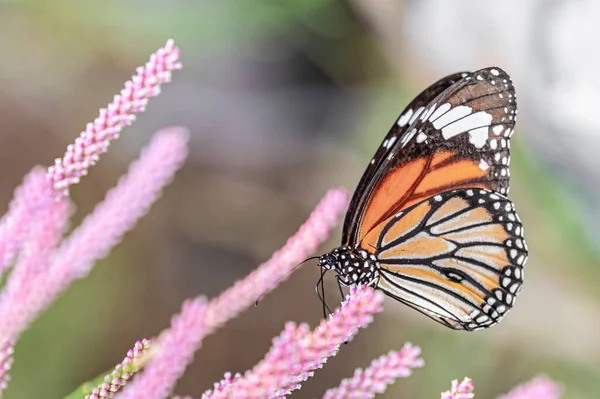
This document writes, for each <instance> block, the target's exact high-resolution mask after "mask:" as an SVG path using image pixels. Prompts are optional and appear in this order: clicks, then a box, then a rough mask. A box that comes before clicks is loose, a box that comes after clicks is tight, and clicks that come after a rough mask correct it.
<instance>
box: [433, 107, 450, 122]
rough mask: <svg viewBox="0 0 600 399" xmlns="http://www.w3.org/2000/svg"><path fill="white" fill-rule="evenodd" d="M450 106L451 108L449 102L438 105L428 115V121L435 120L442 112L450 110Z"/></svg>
mask: <svg viewBox="0 0 600 399" xmlns="http://www.w3.org/2000/svg"><path fill="white" fill-rule="evenodd" d="M450 108H452V106H451V105H450V103H445V104H442V106H440V107H439V108H438V109H436V110H435V112H434V113H432V114H431V115H430V116H429V121H430V122H433V121H435V120H436V119H437V118H439V117H440V116H442V115H443V114H445V113H446V112H448V111H449V110H450Z"/></svg>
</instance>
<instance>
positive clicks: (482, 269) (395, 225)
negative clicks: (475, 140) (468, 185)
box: [376, 189, 527, 330]
mask: <svg viewBox="0 0 600 399" xmlns="http://www.w3.org/2000/svg"><path fill="white" fill-rule="evenodd" d="M377 248H378V250H377V255H376V256H377V259H378V262H379V264H380V269H379V270H380V272H379V276H380V277H379V281H378V285H377V287H378V288H379V289H381V290H383V291H384V292H385V293H386V294H387V295H389V296H391V297H393V298H395V299H397V300H399V301H401V302H403V303H405V304H407V305H409V306H411V307H413V308H415V309H417V310H419V311H421V312H422V313H424V314H426V315H427V316H429V317H431V318H433V319H435V320H437V321H439V322H441V323H443V324H444V325H446V326H448V327H450V328H454V329H465V330H477V329H481V328H487V327H490V326H491V325H494V324H496V323H497V322H498V321H500V320H501V319H502V318H503V317H504V315H505V314H506V313H507V312H508V311H509V310H510V309H511V308H512V306H513V304H514V300H515V297H516V295H517V294H518V293H519V291H520V290H521V286H522V282H523V265H524V264H525V262H526V261H527V244H526V243H525V241H524V240H523V226H522V225H521V222H520V220H519V217H518V215H517V214H516V212H515V209H514V205H513V204H512V202H510V201H509V200H508V199H507V198H506V197H504V196H503V195H501V194H497V193H494V192H493V191H490V190H483V189H462V190H454V191H449V192H445V193H442V194H437V195H435V196H434V197H432V198H430V199H427V200H425V201H422V202H420V203H418V204H416V205H414V206H412V207H410V208H408V209H406V210H403V211H401V212H399V213H398V214H397V215H395V216H393V217H392V218H390V220H389V222H388V223H387V224H386V226H385V228H384V229H383V230H382V232H381V234H380V236H379V237H378V240H377Z"/></svg>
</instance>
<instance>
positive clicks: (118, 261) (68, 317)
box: [0, 0, 600, 399]
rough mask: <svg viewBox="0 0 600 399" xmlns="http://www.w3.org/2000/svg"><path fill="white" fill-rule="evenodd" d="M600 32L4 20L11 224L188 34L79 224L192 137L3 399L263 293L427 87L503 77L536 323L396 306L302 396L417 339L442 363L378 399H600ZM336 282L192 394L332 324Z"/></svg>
mask: <svg viewBox="0 0 600 399" xmlns="http://www.w3.org/2000/svg"><path fill="white" fill-rule="evenodd" d="M599 17H600V5H599V3H598V2H595V1H593V0H588V1H584V0H580V1H577V0H572V1H566V0H552V1H550V0H547V1H542V0H530V1H519V0H504V1H502V2H473V1H460V0H455V1H443V0H419V1H416V0H412V1H408V0H406V1H402V0H354V1H348V2H343V1H335V0H306V1H266V0H264V1H263V0H261V1H259V0H255V1H252V2H250V1H221V2H219V1H200V0H198V1H185V0H178V1H173V0H171V1H169V0H143V1H142V0H131V1H126V2H124V1H117V0H104V1H97V2H89V1H78V0H56V1H43V0H32V1H0V51H1V54H2V63H1V64H0V132H1V133H0V174H1V175H0V177H1V178H0V205H1V207H2V209H6V206H7V204H8V202H9V200H10V198H11V196H12V191H13V189H14V188H15V187H16V186H17V185H18V184H19V183H20V181H21V179H22V177H23V175H24V174H25V173H27V172H28V171H29V170H30V169H31V167H32V166H33V165H36V164H43V165H48V164H51V163H52V161H53V159H54V158H55V157H58V156H61V155H62V154H63V151H64V149H65V147H66V145H67V144H69V143H70V142H71V141H72V140H73V139H74V138H75V137H76V136H77V135H78V134H79V132H80V131H81V130H82V129H83V128H84V127H85V124H86V123H87V122H88V121H91V120H93V118H95V116H96V114H97V110H98V109H99V108H100V107H103V106H105V105H106V104H107V103H108V102H109V101H110V100H111V99H112V96H113V94H115V93H117V92H118V91H119V90H120V89H121V87H122V84H123V82H124V81H125V80H127V79H128V78H129V77H130V76H131V74H132V73H133V72H134V68H135V67H136V66H138V65H141V64H143V63H144V62H145V61H146V60H147V58H148V56H149V54H150V53H152V52H153V51H154V50H155V49H157V48H158V47H160V46H162V45H163V44H164V43H165V41H166V39H167V38H170V37H172V38H174V39H175V40H176V43H177V44H178V45H179V46H180V47H181V49H182V61H183V63H184V69H183V70H181V71H179V72H176V74H175V76H174V80H173V82H172V83H171V84H169V85H166V86H164V90H163V94H162V95H161V96H160V97H159V98H157V99H155V100H152V101H151V103H150V105H149V108H148V111H147V112H146V113H145V114H143V115H141V116H140V118H139V119H138V122H137V123H135V124H134V125H133V126H131V127H129V128H127V129H126V130H125V131H124V132H123V134H122V138H121V139H120V140H119V141H118V142H116V143H115V144H114V145H113V146H112V147H111V151H110V152H109V153H108V154H107V155H106V156H104V157H103V160H102V162H101V163H100V164H99V165H98V166H97V167H95V168H93V170H92V171H91V174H90V175H89V176H88V177H86V178H85V179H84V180H83V182H82V183H81V184H80V185H78V186H76V187H74V188H73V190H72V197H73V200H74V202H75V203H76V204H77V212H76V214H75V219H74V223H75V224H77V223H78V221H80V220H81V219H82V217H83V216H85V215H86V214H87V213H88V212H89V211H91V210H92V209H93V206H94V205H95V204H96V203H97V202H98V201H100V200H101V199H102V198H103V196H104V193H105V192H106V191H107V190H108V189H109V188H110V187H112V186H113V185H114V184H115V183H116V180H117V178H118V176H119V175H120V174H122V173H124V172H125V171H126V169H127V165H128V163H129V162H131V161H132V160H133V159H134V158H136V157H137V154H138V152H139V150H140V149H141V147H142V146H143V145H144V144H145V143H147V142H148V141H149V139H150V136H151V134H152V133H153V132H154V131H156V130H158V129H160V128H163V127H165V126H168V125H184V126H187V127H188V128H189V129H190V130H191V133H192V137H191V152H190V157H189V159H188V161H187V163H186V164H185V166H184V168H183V169H182V170H181V171H180V172H179V173H178V175H177V178H176V180H175V181H174V183H173V184H172V185H171V186H169V188H168V189H167V190H166V191H165V193H164V195H163V197H162V199H160V200H159V202H158V203H157V204H156V205H155V206H154V207H153V208H152V210H151V212H150V213H149V214H148V215H147V216H146V217H145V218H144V219H143V220H142V222H141V223H140V224H139V225H138V226H137V227H136V229H135V230H134V231H132V232H131V233H129V234H128V235H127V236H126V237H125V240H124V242H123V243H121V244H120V245H119V246H118V247H117V248H116V249H115V250H114V251H113V252H112V253H111V255H110V256H109V257H108V258H106V259H105V260H103V261H101V262H100V263H99V264H98V265H97V267H96V268H95V269H94V271H93V273H92V274H91V275H90V276H89V278H87V279H85V280H82V281H78V282H77V283H76V284H74V285H73V286H72V287H71V289H69V291H68V292H67V293H66V294H65V295H63V296H62V297H61V299H60V300H58V301H57V302H56V303H55V304H54V306H53V307H52V308H51V309H50V310H49V311H48V312H46V313H45V314H44V315H43V316H42V317H41V318H40V319H39V320H38V321H37V322H36V323H35V324H34V325H33V327H32V328H31V329H30V330H29V331H28V332H27V333H26V334H25V335H24V336H23V337H22V339H21V340H20V341H19V342H18V345H17V348H16V363H15V366H14V373H13V379H12V381H11V384H10V388H9V389H8V391H7V392H6V398H8V399H20V398H28V399H29V398H41V397H44V398H60V397H62V396H64V395H66V394H67V393H69V392H71V391H72V390H73V389H74V388H75V387H76V386H78V385H79V384H80V383H81V382H83V381H85V380H88V379H90V378H92V377H94V376H96V375H97V374H99V373H101V372H102V371H104V370H106V369H108V368H110V367H111V366H113V365H114V364H115V363H116V362H117V361H119V360H120V359H122V357H123V355H124V353H125V351H126V350H127V349H128V348H129V347H130V346H131V345H132V344H133V342H134V341H135V340H137V339H140V338H142V337H152V336H154V335H155V334H157V333H158V332H159V331H160V330H162V329H163V328H165V327H166V326H167V325H168V323H169V319H170V316H171V315H172V314H174V313H175V312H177V311H178V310H179V308H180V304H181V302H182V301H183V300H184V299H186V298H189V297H192V296H196V295H198V294H206V295H207V296H209V297H213V296H215V295H217V294H218V293H219V292H221V291H222V290H224V289H225V288H227V287H228V286H230V285H231V284H232V283H233V282H234V281H235V280H236V279H238V278H241V277H243V276H245V275H246V274H248V273H249V272H250V271H251V270H253V268H255V267H256V266H257V265H258V264H259V263H260V262H262V261H263V260H265V259H267V258H268V257H269V256H270V254H271V253H272V252H273V251H274V250H276V249H278V248H279V247H280V246H281V245H282V244H283V243H284V242H285V241H286V239H287V238H288V237H289V236H290V235H291V234H293V232H294V231H295V230H296V229H297V228H298V226H299V225H300V224H301V223H302V222H303V221H304V219H305V218H306V217H307V215H308V213H309V212H310V210H311V209H312V207H313V206H314V205H315V204H316V203H317V201H318V200H319V198H320V197H321V196H322V195H323V194H324V193H325V191H326V190H327V189H328V188H331V187H337V186H343V187H347V188H348V189H349V190H353V189H354V186H355V184H356V183H357V182H358V179H359V178H360V176H361V174H362V172H363V169H364V167H365V166H366V164H367V163H368V162H369V159H370V157H371V155H372V153H373V152H374V150H375V149H376V148H377V146H378V145H379V144H380V142H381V140H382V137H383V135H384V134H385V133H386V132H387V130H388V128H389V126H390V125H391V124H392V123H393V122H394V121H395V119H396V118H397V116H398V114H399V113H400V111H401V110H402V108H403V107H404V105H405V104H406V103H407V102H408V101H409V100H410V99H411V98H412V97H413V96H414V95H416V94H417V93H418V92H419V91H420V90H421V89H422V88H424V87H426V86H427V85H429V84H430V83H432V82H433V81H435V80H437V79H438V78H440V77H442V76H445V75H446V74H450V73H453V72H456V71H459V70H475V69H478V68H481V67H485V66H490V65H497V66H501V67H503V68H504V69H506V70H507V71H508V72H509V73H510V74H511V76H512V77H513V79H514V81H515V85H516V88H517V95H518V102H519V111H520V112H519V123H518V124H517V131H516V134H515V136H514V137H513V146H512V148H513V157H512V160H513V162H512V165H511V166H512V173H511V176H512V190H511V196H512V199H513V201H514V202H515V203H516V204H517V207H518V210H519V213H520V215H521V217H522V219H523V221H524V224H525V226H526V229H527V232H526V233H527V234H526V237H527V240H528V243H529V247H530V258H529V263H528V265H527V268H526V269H527V273H526V274H527V279H526V285H525V289H524V290H523V292H522V294H521V296H520V298H519V301H518V305H517V306H516V307H515V309H514V310H512V312H511V313H510V315H509V316H508V317H507V318H506V319H505V320H504V321H503V322H502V323H501V324H499V325H498V326H496V327H494V328H492V329H490V330H488V331H484V332H478V333H461V332H454V331H450V330H447V329H445V328H444V327H442V326H440V325H437V324H436V323H433V322H432V321H430V320H429V319H427V318H425V317H423V316H421V315H420V314H417V313H416V312H414V311H411V310H409V309H408V308H407V307H405V306H402V305H400V304H398V303H395V302H394V301H392V300H386V303H385V312H384V313H383V314H380V315H379V316H377V318H376V321H375V323H374V324H373V325H372V326H371V327H370V328H369V329H367V330H365V331H363V332H361V333H360V334H359V336H358V337H357V339H355V340H354V341H353V342H351V343H350V344H348V345H347V346H344V347H343V348H342V350H341V351H340V353H339V355H338V356H337V357H335V358H334V359H332V360H331V361H330V362H328V363H327V365H326V366H325V368H324V369H323V370H320V371H319V372H317V373H316V376H315V378H313V379H311V380H310V381H309V382H307V383H306V384H305V387H304V388H303V389H302V390H301V391H299V392H296V393H295V394H294V396H293V397H298V398H313V397H320V396H321V395H322V393H323V392H324V390H325V389H326V388H328V387H333V386H336V385H337V384H338V383H339V381H340V379H341V378H344V377H348V376H350V375H351V374H352V372H353V370H354V368H356V367H362V366H366V365H367V364H368V363H369V362H370V360H371V359H373V358H375V357H377V356H379V355H381V354H383V353H385V352H387V351H389V350H390V349H399V348H400V347H401V345H402V344H403V343H404V342H405V341H411V342H413V343H415V344H417V345H419V346H421V347H422V350H423V356H424V358H425V361H426V366H425V367H424V368H423V369H419V370H417V371H416V372H415V374H414V376H412V377H410V378H409V379H406V380H400V381H398V382H397V383H396V384H395V385H394V386H392V387H391V388H390V389H389V390H388V391H387V393H386V394H385V395H383V396H381V397H385V398H436V397H439V392H440V391H442V390H445V389H447V387H448V385H449V381H450V380H452V379H455V378H459V379H460V378H462V377H463V376H465V375H468V376H470V377H471V378H473V379H474V380H475V382H476V394H477V397H478V398H494V397H495V396H497V395H498V394H500V393H502V392H505V391H507V390H508V389H509V388H510V387H511V386H513V385H515V384H517V383H519V382H522V381H524V380H527V379H529V378H531V377H533V376H534V375H536V374H538V373H545V374H548V375H549V376H551V377H552V378H555V379H557V380H559V381H561V382H563V383H564V385H565V388H566V395H565V397H567V398H598V397H600V382H599V381H600V344H599V332H600V308H599V304H600V293H599V292H600V291H599V289H598V287H599V281H600V264H599V252H598V250H597V248H598V244H599V242H600V229H599V228H598V226H599V221H600V209H599V204H600V189H599V187H600V184H599V183H600V167H599V166H600V159H599V156H598V153H599V151H600V118H599V117H598V116H599V115H600V114H599V112H600V111H599V109H600V78H599V76H600V75H599V73H598V71H599V70H600V68H599V67H600V55H599V54H600V52H598V51H597V50H598V48H599V46H598V45H599V44H600V43H599V42H600V41H599V40H598V39H599V38H600V26H599V25H598V23H597V20H598V18H599ZM338 237H339V228H338V230H336V232H335V234H334V235H333V236H332V238H331V239H330V240H329V242H328V243H327V244H326V245H324V246H323V247H322V250H323V251H325V250H329V249H330V248H332V247H334V246H336V245H337V244H338V242H339V238H338ZM317 278H318V270H317V268H316V267H313V266H309V265H307V266H306V267H304V268H303V269H301V270H299V271H298V272H296V273H295V274H294V275H293V276H292V278H291V279H290V280H289V281H287V282H286V283H284V284H283V285H282V286H280V287H279V288H278V289H277V290H276V291H275V292H274V293H273V294H271V295H269V296H267V297H266V298H265V299H264V300H263V301H262V302H261V303H260V305H259V306H258V307H255V308H252V309H250V310H249V311H247V312H245V313H244V314H243V315H242V316H241V317H239V318H238V319H236V320H234V321H232V322H231V323H229V324H228V325H227V326H226V327H225V328H224V329H222V330H220V331H219V332H218V334H216V335H213V336H211V337H209V338H208V339H207V340H206V341H205V343H204V346H203V348H202V349H201V350H200V351H199V352H198V353H197V356H196V361H195V363H194V364H193V366H192V367H190V368H189V369H188V371H187V373H186V375H185V377H184V378H183V379H182V380H181V381H180V384H179V386H178V389H177V393H179V394H190V395H194V396H197V397H199V396H200V395H201V393H202V392H203V391H204V390H206V389H209V388H211V386H212V383H213V382H214V381H217V380H219V379H220V378H221V377H222V375H223V373H224V372H226V371H232V372H238V371H240V372H242V371H244V370H246V369H248V368H249V367H251V366H252V365H254V364H255V363H256V362H257V361H258V360H259V359H261V358H262V355H263V354H264V353H265V352H266V350H267V349H268V347H269V345H270V342H271V339H272V337H273V336H274V335H276V334H277V333H278V332H279V331H280V330H281V329H282V327H283V325H284V322H285V321H287V320H294V321H299V322H301V321H306V322H309V323H311V325H315V324H316V323H317V322H318V320H319V318H320V317H321V308H320V303H319V301H318V299H317V297H316V295H315V293H314V284H315V282H316V280H317ZM329 291H330V293H331V294H335V292H336V291H335V287H334V284H333V281H329ZM0 322H1V321H0Z"/></svg>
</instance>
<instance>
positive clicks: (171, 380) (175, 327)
mask: <svg viewBox="0 0 600 399" xmlns="http://www.w3.org/2000/svg"><path fill="white" fill-rule="evenodd" d="M205 314H206V300H205V299H204V298H202V297H198V298H196V299H193V300H190V301H186V302H185V303H184V304H183V308H182V310H181V313H180V314H179V315H176V316H174V317H173V319H172V320H171V328H170V329H168V330H166V331H165V332H164V333H162V334H161V336H160V337H159V338H158V339H157V342H156V347H157V348H158V349H157V350H156V352H155V353H154V356H153V359H152V361H151V362H150V364H148V365H147V366H146V368H145V369H144V371H143V372H141V373H140V374H139V375H138V376H137V377H136V378H135V379H134V380H133V382H131V383H130V384H129V385H127V386H126V387H125V389H124V390H123V391H122V393H121V394H120V395H119V399H134V398H139V399H164V398H166V397H168V395H170V394H171V392H172V390H173V387H174V386H175V383H176V382H177V380H178V379H179V377H181V376H182V375H183V372H184V371H185V369H186V367H187V366H188V364H189V363H191V361H192V359H193V356H194V352H195V351H196V350H197V349H198V348H199V347H200V345H201V344H202V339H203V338H204V336H205V335H206V325H205V323H204V320H205Z"/></svg>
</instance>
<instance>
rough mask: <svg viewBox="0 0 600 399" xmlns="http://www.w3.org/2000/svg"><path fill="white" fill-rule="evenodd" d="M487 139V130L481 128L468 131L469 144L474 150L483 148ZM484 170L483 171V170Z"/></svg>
mask: <svg viewBox="0 0 600 399" xmlns="http://www.w3.org/2000/svg"><path fill="white" fill-rule="evenodd" d="M487 138H488V128H487V126H483V127H480V128H477V129H473V130H469V143H471V144H473V146H474V147H475V148H483V146H484V145H485V142H486V141H487ZM484 170H485V169H484Z"/></svg>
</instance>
